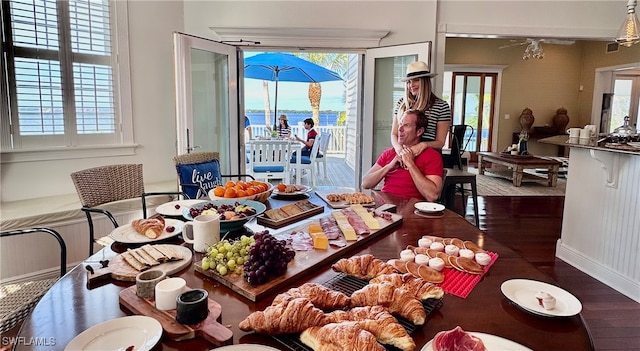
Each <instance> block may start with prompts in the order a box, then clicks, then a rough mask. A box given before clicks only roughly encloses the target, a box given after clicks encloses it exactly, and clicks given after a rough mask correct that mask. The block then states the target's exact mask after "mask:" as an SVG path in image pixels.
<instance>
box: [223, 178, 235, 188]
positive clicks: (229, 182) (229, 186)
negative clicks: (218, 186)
mask: <svg viewBox="0 0 640 351" xmlns="http://www.w3.org/2000/svg"><path fill="white" fill-rule="evenodd" d="M234 186H236V183H235V182H234V181H232V180H230V181H228V182H227V183H226V184H225V185H224V187H225V188H233V187H234Z"/></svg>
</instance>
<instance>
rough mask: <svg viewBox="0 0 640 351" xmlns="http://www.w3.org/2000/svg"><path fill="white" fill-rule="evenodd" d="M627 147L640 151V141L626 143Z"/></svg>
mask: <svg viewBox="0 0 640 351" xmlns="http://www.w3.org/2000/svg"><path fill="white" fill-rule="evenodd" d="M627 145H629V146H632V147H635V148H638V149H640V141H632V142H628V143H627Z"/></svg>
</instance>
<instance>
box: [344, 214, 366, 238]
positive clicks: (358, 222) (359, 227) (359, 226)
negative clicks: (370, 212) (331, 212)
mask: <svg viewBox="0 0 640 351" xmlns="http://www.w3.org/2000/svg"><path fill="white" fill-rule="evenodd" d="M341 211H342V213H344V214H345V215H346V216H347V219H348V220H349V224H351V226H352V227H353V230H355V231H356V235H369V234H371V230H369V226H368V225H367V224H366V223H365V222H364V220H362V217H360V215H358V214H357V213H356V211H354V210H352V209H351V208H349V207H347V208H343V209H342V210H341Z"/></svg>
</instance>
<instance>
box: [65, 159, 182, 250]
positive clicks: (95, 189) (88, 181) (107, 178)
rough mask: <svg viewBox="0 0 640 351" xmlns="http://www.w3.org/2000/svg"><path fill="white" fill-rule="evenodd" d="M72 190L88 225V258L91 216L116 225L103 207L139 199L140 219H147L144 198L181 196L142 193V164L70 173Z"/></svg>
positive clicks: (92, 234)
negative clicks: (103, 216)
mask: <svg viewBox="0 0 640 351" xmlns="http://www.w3.org/2000/svg"><path fill="white" fill-rule="evenodd" d="M71 179H72V180H73V184H74V185H75V187H76V192H77V193H78V197H80V203H81V204H82V208H81V210H82V211H83V212H84V213H85V215H86V216H87V222H88V223H89V256H91V255H93V252H94V243H95V241H96V240H95V228H94V227H95V226H94V223H93V217H92V213H96V214H102V215H105V216H107V218H109V220H110V221H111V223H112V224H113V226H114V228H117V227H118V226H119V224H118V222H117V221H116V218H115V217H114V215H113V214H112V213H111V212H110V211H109V210H107V209H105V208H104V206H103V205H106V204H109V203H113V202H116V201H121V200H128V199H134V198H137V197H140V198H141V200H142V217H143V218H147V197H148V196H156V195H177V196H180V195H182V196H183V197H184V198H188V197H187V195H186V194H185V193H183V192H181V191H168V192H151V193H145V191H144V178H143V173H142V164H117V165H108V166H100V167H93V168H88V169H84V170H81V171H77V172H74V173H71Z"/></svg>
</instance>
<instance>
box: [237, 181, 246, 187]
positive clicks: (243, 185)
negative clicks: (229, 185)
mask: <svg viewBox="0 0 640 351" xmlns="http://www.w3.org/2000/svg"><path fill="white" fill-rule="evenodd" d="M236 186H239V187H241V188H242V189H247V183H245V182H244V181H242V180H239V181H237V182H236Z"/></svg>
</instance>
